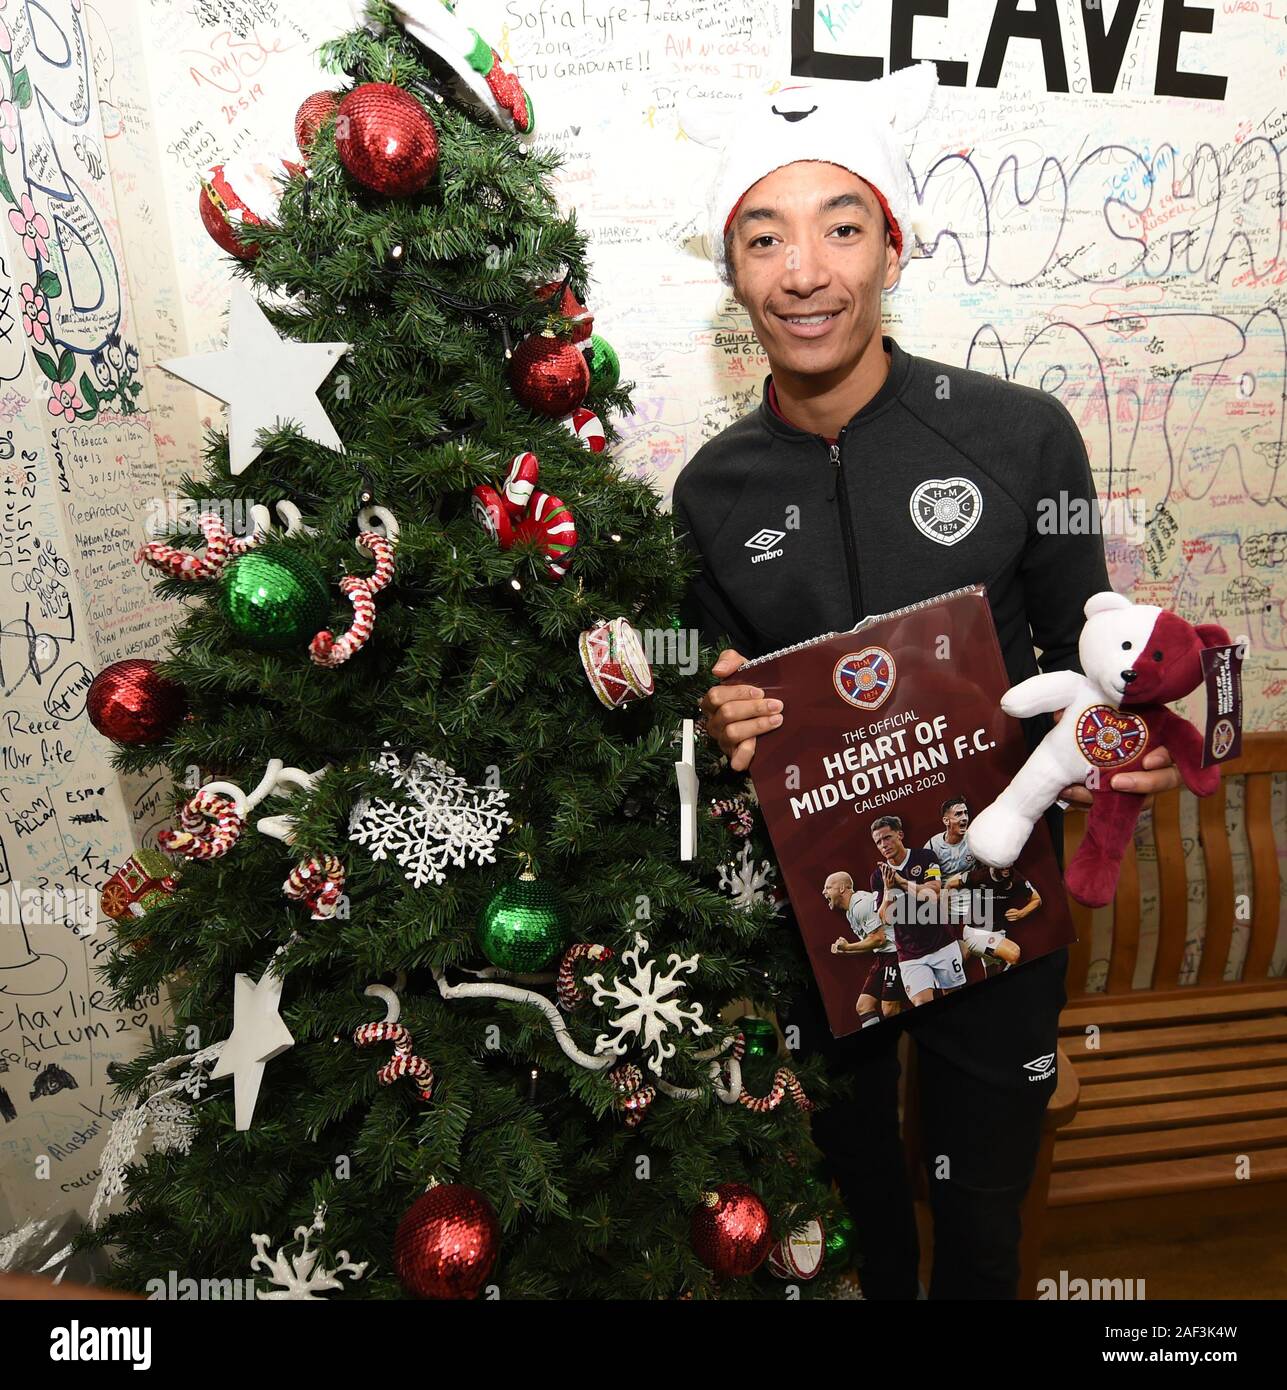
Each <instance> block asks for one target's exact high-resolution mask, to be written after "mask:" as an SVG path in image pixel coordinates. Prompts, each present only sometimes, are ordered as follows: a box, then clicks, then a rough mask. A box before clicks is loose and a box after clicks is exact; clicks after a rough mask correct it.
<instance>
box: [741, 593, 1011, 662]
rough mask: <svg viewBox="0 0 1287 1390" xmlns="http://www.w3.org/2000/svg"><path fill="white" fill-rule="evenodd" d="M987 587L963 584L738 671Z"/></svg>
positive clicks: (765, 657)
mask: <svg viewBox="0 0 1287 1390" xmlns="http://www.w3.org/2000/svg"><path fill="white" fill-rule="evenodd" d="M983 592H985V586H984V585H982V584H963V585H961V587H960V588H959V589H949V590H948V591H947V593H945V594H935V595H934V597H933V598H923V599H921V601H920V602H919V603H909V604H908V605H907V606H906V607H905V608H893V609H891V610H890V611H889V612H888V613H872V614H869V615H868V616H867V617H865V618H863V619H862V620H861V622H858V623H855V624H854V626H853V627H848V628H842V629H840V630H839V631H836V632H824V633H822V634H821V635H820V636H818V637H810V638H809V639H808V640H807V641H804V642H793V643H792V644H791V646H789V647H779V648H778V649H777V651H775V652H765V653H764V655H763V656H753V657H752V658H751V659H750V661H744V662H743V663H742V664H741V665H740V666H739V667H738V668H737V670H738V671H745V670H747V669H748V668H750V667H752V666H761V665H763V663H764V662H766V661H774V660H776V659H777V658H778V657H779V656H787V655H788V654H789V653H791V652H798V651H802V650H803V649H804V648H805V647H816V646H817V645H818V643H819V642H829V641H831V639H832V638H833V637H845V636H850V637H855V636H857V635H858V633H860V632H861V631H862V630H863V628H865V627H870V626H871V624H872V623H883V622H884V621H885V619H886V618H901V617H904V616H905V615H906V614H908V613H915V612H918V611H919V610H920V609H922V608H932V607H933V606H934V604H936V603H944V602H946V600H948V599H950V598H958V597H959V596H960V595H961V594H982V593H983Z"/></svg>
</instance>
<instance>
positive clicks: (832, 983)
mask: <svg viewBox="0 0 1287 1390" xmlns="http://www.w3.org/2000/svg"><path fill="white" fill-rule="evenodd" d="M747 682H749V683H751V684H753V685H756V686H759V687H760V688H762V689H763V691H764V693H765V695H766V696H767V697H769V698H777V699H780V700H782V702H783V722H782V725H781V727H780V728H779V729H777V730H775V731H774V732H773V733H772V734H769V735H766V736H764V737H761V738H760V739H759V740H758V742H757V744H756V750H755V757H754V759H753V760H752V762H751V769H750V771H751V779H752V782H753V784H754V786H755V793H756V796H757V798H758V799H759V803H760V807H761V810H762V811H763V814H764V819H765V824H766V826H767V829H768V832H769V836H770V838H771V839H772V841H773V848H774V851H775V853H776V856H777V860H778V864H779V866H780V867H781V870H782V875H783V879H784V881H785V885H786V890H787V895H788V897H789V898H790V900H791V905H792V907H793V908H794V910H795V916H796V920H797V922H798V923H799V925H800V930H801V932H802V933H803V934H804V941H805V946H806V947H807V949H808V953H809V959H810V962H811V964H812V966H813V972H814V975H815V976H816V978H817V981H818V986H819V989H820V990H821V993H822V998H823V1002H824V1003H825V1005H826V1010H827V1019H828V1023H829V1024H830V1027H831V1031H832V1033H833V1034H834V1035H835V1036H836V1037H843V1036H844V1035H846V1034H848V1033H852V1032H854V1031H856V1030H857V1029H859V1028H866V1027H872V1026H879V1025H880V1023H881V1022H882V1021H884V1020H885V1019H888V1018H891V1017H893V1016H894V1015H896V1014H898V1013H900V1012H902V1011H904V1010H907V1009H913V1008H922V1007H925V1006H930V1007H932V1006H933V1004H934V1002H935V1001H936V1000H938V999H940V998H942V997H944V996H945V995H946V994H948V993H951V992H953V991H955V990H958V989H969V988H970V986H971V985H972V984H977V983H978V982H979V981H981V980H984V979H986V978H987V977H988V976H990V975H996V974H999V973H1001V972H1002V971H1005V970H1014V969H1022V968H1023V965H1024V963H1025V962H1027V961H1031V960H1034V959H1036V958H1037V957H1038V956H1042V955H1045V954H1046V953H1047V952H1048V951H1053V950H1055V949H1056V948H1057V947H1059V946H1063V945H1066V944H1067V943H1068V942H1070V941H1072V940H1074V939H1075V931H1074V928H1073V923H1072V918H1071V916H1070V914H1069V911H1068V901H1067V898H1066V897H1065V894H1064V888H1063V878H1062V875H1061V873H1060V870H1059V865H1058V862H1057V861H1056V859H1055V853H1054V847H1053V845H1052V843H1051V838H1050V831H1049V828H1048V826H1047V825H1046V823H1045V821H1044V820H1041V821H1039V822H1038V823H1037V826H1036V829H1035V830H1034V831H1033V833H1032V837H1031V839H1030V840H1029V841H1028V844H1027V845H1026V846H1025V848H1024V851H1023V853H1022V854H1021V855H1020V856H1019V860H1018V862H1017V863H1016V864H1015V865H1014V866H1013V867H1012V868H1011V869H1008V870H1002V869H990V868H988V867H987V866H985V865H980V864H977V863H975V861H974V860H973V858H972V857H971V855H970V852H969V849H968V845H967V843H966V839H965V831H966V829H967V827H968V826H969V823H970V817H971V816H973V815H976V814H977V813H978V812H979V811H981V810H982V809H983V808H984V807H985V806H986V805H988V803H989V802H990V801H992V800H993V798H995V797H996V796H997V795H998V794H999V793H1000V792H1001V790H1002V789H1003V788H1004V787H1005V786H1006V784H1007V783H1008V782H1009V780H1010V779H1011V777H1013V776H1014V774H1015V773H1016V772H1017V771H1018V770H1019V768H1020V767H1021V766H1022V765H1023V763H1024V761H1025V759H1026V758H1027V754H1028V749H1027V744H1026V742H1025V740H1024V737H1023V731H1022V728H1021V726H1020V724H1019V721H1018V720H1017V719H1012V718H1011V717H1010V716H1009V715H1007V714H1005V713H1003V712H1002V710H1001V705H1000V700H1001V696H1002V695H1003V694H1004V693H1005V691H1006V690H1007V689H1008V687H1009V681H1008V679H1007V677H1006V672H1005V665H1004V663H1003V661H1002V658H1001V647H1000V644H999V643H998V641H997V635H996V628H995V626H994V624H993V621H992V613H991V610H990V608H989V606H988V601H987V597H986V592H985V589H984V587H983V586H982V585H973V586H971V587H968V588H964V589H956V590H953V591H952V592H951V593H949V594H943V595H941V596H940V597H938V598H934V599H927V600H926V601H925V602H923V603H918V604H914V605H912V606H911V607H909V608H903V609H899V610H897V611H896V612H893V613H885V614H882V615H880V616H878V617H872V618H866V619H864V620H863V621H862V622H860V623H859V624H857V626H855V627H854V628H853V629H852V630H851V631H848V632H839V633H828V634H826V635H824V636H821V637H817V638H814V639H813V640H812V641H809V642H804V643H800V644H799V645H797V646H794V647H787V648H784V649H783V650H781V651H777V652H770V653H769V654H768V655H766V656H762V657H758V658H756V659H755V660H753V661H748V662H746V663H744V664H743V665H742V666H741V667H740V668H739V669H738V670H737V671H736V672H735V673H734V674H733V675H731V676H729V677H727V678H726V681H725V683H726V684H745V683H747Z"/></svg>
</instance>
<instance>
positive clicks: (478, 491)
mask: <svg viewBox="0 0 1287 1390" xmlns="http://www.w3.org/2000/svg"><path fill="white" fill-rule="evenodd" d="M473 496H474V520H475V521H476V522H477V523H478V524H479V525H480V526H481V527H482V528H483V530H484V531H486V532H487V534H488V535H489V536H490V537H491V538H492V540H494V541H495V542H496V544H497V545H498V546H500V548H501V549H502V550H508V549H509V548H510V546H511V545H513V544H514V523H513V522H512V521H511V520H510V514H509V504H508V503H507V502H506V501H505V498H504V496H503V495H502V494H501V493H500V492H498V491H497V490H496V489H495V488H494V487H493V486H492V485H491V484H490V483H479V484H478V486H477V487H476V488H475V489H474V493H473Z"/></svg>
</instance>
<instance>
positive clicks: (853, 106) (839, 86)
mask: <svg viewBox="0 0 1287 1390" xmlns="http://www.w3.org/2000/svg"><path fill="white" fill-rule="evenodd" d="M937 87H938V69H937V68H936V67H935V65H934V64H933V63H914V64H912V66H911V67H906V68H900V69H899V70H898V71H897V72H893V73H890V74H889V75H888V76H887V77H881V78H878V79H876V80H875V81H872V82H836V81H828V82H813V83H789V84H788V85H783V86H780V87H778V88H777V89H776V90H775V91H773V92H772V93H770V94H768V95H765V94H763V93H760V92H757V93H755V94H754V95H749V96H745V97H742V98H741V99H740V100H738V101H737V102H735V103H732V104H729V103H724V104H721V105H720V106H717V107H706V108H701V107H690V108H686V109H683V110H681V113H680V124H681V126H682V128H683V130H684V133H685V134H686V135H688V136H689V137H690V138H692V139H694V140H696V141H698V143H700V144H703V145H711V146H714V147H715V148H717V149H718V150H719V154H720V159H719V167H718V169H717V171H716V174H715V178H714V181H713V183H712V186H711V194H710V199H709V202H708V204H707V212H708V216H709V221H708V227H709V236H710V245H711V258H712V259H713V260H714V262H715V269H716V271H717V272H718V274H719V277H720V279H721V280H722V281H723V282H724V283H725V284H726V285H731V284H732V283H733V277H732V274H731V273H730V271H729V268H728V265H727V264H726V263H725V259H724V236H725V233H726V231H727V230H728V226H729V223H730V222H731V221H732V217H733V214H734V213H735V212H736V211H737V208H738V205H739V204H740V203H741V201H742V199H743V198H744V197H745V196H746V193H747V191H748V190H749V189H750V188H751V187H752V186H753V185H755V184H757V183H758V182H759V181H760V180H761V179H762V178H764V177H765V176H766V175H767V174H771V173H772V172H773V171H774V170H775V169H780V168H782V167H783V165H785V164H794V163H796V162H797V161H799V160H813V159H816V160H820V161H822V162H824V163H827V164H839V165H840V166H841V168H843V169H848V170H849V171H850V172H851V173H854V174H857V175H858V177H859V178H861V179H864V180H865V181H866V182H867V183H868V184H870V185H871V188H872V190H873V191H874V192H875V194H876V196H877V198H878V199H879V200H880V205H881V207H882V208H883V209H884V212H885V217H886V220H887V221H888V222H889V228H890V232H891V234H892V237H893V241H894V245H895V247H896V248H897V250H898V263H899V265H902V266H905V265H906V264H907V262H908V261H909V260H910V259H911V255H912V251H913V242H914V238H913V236H912V235H911V230H912V210H913V208H914V206H915V202H914V194H913V190H912V180H911V175H910V173H909V171H908V168H907V152H906V139H907V136H908V135H909V134H910V133H911V132H912V131H913V130H914V129H915V128H916V126H917V125H919V124H920V122H921V121H922V120H923V119H924V117H925V116H926V114H927V113H928V112H929V109H930V107H931V105H932V104H933V100H934V92H935V90H936V89H937Z"/></svg>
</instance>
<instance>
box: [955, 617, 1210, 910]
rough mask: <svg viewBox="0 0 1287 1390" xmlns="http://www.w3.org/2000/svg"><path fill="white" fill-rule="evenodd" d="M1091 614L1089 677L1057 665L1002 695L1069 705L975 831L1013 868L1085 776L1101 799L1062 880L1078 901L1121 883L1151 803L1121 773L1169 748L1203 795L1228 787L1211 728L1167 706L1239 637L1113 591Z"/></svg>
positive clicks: (983, 851) (977, 849)
mask: <svg viewBox="0 0 1287 1390" xmlns="http://www.w3.org/2000/svg"><path fill="white" fill-rule="evenodd" d="M1084 611H1085V614H1086V624H1085V626H1084V627H1083V628H1082V632H1081V639H1080V641H1079V643H1078V647H1077V651H1078V655H1079V656H1080V658H1081V665H1082V670H1083V671H1084V672H1085V675H1082V674H1080V673H1079V672H1077V671H1049V672H1046V673H1044V674H1042V675H1039V676H1033V677H1031V678H1030V679H1029V680H1026V681H1021V682H1020V683H1019V684H1018V685H1016V686H1013V687H1012V688H1011V689H1010V690H1008V691H1007V692H1006V694H1005V695H1004V696H1003V697H1002V699H1001V708H1002V709H1003V710H1004V711H1005V712H1006V713H1007V714H1010V715H1013V716H1014V717H1015V718H1018V719H1023V718H1027V717H1028V716H1029V715H1034V714H1047V713H1052V712H1053V711H1055V710H1063V712H1064V713H1063V715H1062V717H1061V718H1060V719H1059V721H1058V722H1057V723H1056V724H1055V727H1054V728H1053V729H1051V731H1050V732H1049V733H1048V734H1047V735H1046V736H1045V738H1044V739H1042V741H1041V743H1040V744H1038V745H1037V747H1036V748H1035V749H1034V750H1033V752H1032V754H1031V756H1030V757H1029V758H1028V761H1027V762H1026V763H1025V764H1024V765H1023V767H1022V768H1021V769H1020V770H1019V772H1018V773H1017V774H1016V775H1015V777H1014V778H1013V780H1012V781H1011V782H1010V785H1009V786H1008V787H1006V789H1005V790H1004V791H1003V792H1002V793H1001V795H1000V796H998V797H997V799H996V800H995V801H994V802H992V804H991V805H990V806H988V807H986V808H985V809H984V810H983V811H981V812H980V813H979V814H978V815H977V816H976V817H975V818H974V820H973V821H972V822H971V824H970V827H969V829H968V830H967V831H966V839H967V841H968V843H969V846H970V850H971V852H972V853H973V854H974V856H975V858H976V859H978V860H981V861H982V862H983V863H985V864H992V865H995V866H996V867H998V868H1005V867H1007V866H1008V865H1010V864H1013V863H1014V861H1015V860H1016V859H1017V858H1018V857H1019V852H1020V850H1022V849H1023V847H1024V845H1025V844H1026V843H1027V841H1028V836H1029V835H1030V834H1031V833H1032V828H1033V826H1034V825H1036V823H1037V820H1038V819H1039V817H1041V816H1042V815H1043V814H1044V813H1045V811H1046V809H1047V808H1048V807H1049V806H1050V805H1051V804H1052V803H1053V802H1054V801H1055V800H1056V799H1057V798H1058V796H1059V792H1060V790H1061V789H1062V788H1063V787H1066V786H1072V785H1074V784H1077V783H1082V784H1085V785H1086V786H1088V787H1090V789H1091V791H1092V793H1093V795H1094V801H1093V803H1092V805H1091V807H1090V811H1089V820H1088V824H1087V827H1086V835H1085V838H1084V839H1083V840H1082V842H1081V846H1080V848H1079V849H1078V850H1077V853H1076V854H1075V855H1074V856H1073V858H1072V860H1071V861H1070V862H1069V864H1068V866H1067V868H1066V869H1065V871H1064V882H1065V884H1066V886H1067V888H1068V892H1069V893H1070V894H1071V895H1072V896H1073V897H1074V898H1076V899H1077V901H1078V902H1079V903H1083V904H1084V905H1085V906H1087V907H1102V906H1104V904H1105V903H1108V902H1111V901H1112V898H1113V894H1114V892H1115V891H1116V889H1117V875H1118V871H1119V869H1120V867H1121V862H1122V856H1123V855H1124V854H1125V853H1126V848H1127V846H1128V845H1129V844H1130V842H1131V838H1132V836H1133V835H1134V833H1135V822H1136V821H1137V820H1138V819H1139V814H1140V810H1141V809H1142V807H1143V805H1144V796H1143V794H1142V793H1140V792H1128V791H1115V790H1113V788H1112V787H1111V786H1110V785H1109V783H1110V782H1111V780H1112V778H1113V777H1114V776H1115V775H1116V774H1117V773H1119V772H1135V771H1139V770H1141V769H1142V765H1143V759H1144V755H1145V753H1147V752H1148V751H1149V750H1150V749H1154V748H1158V747H1165V748H1166V750H1167V752H1168V753H1169V754H1170V755H1171V760H1172V762H1173V763H1174V764H1175V766H1176V768H1177V769H1178V770H1179V773H1180V776H1181V777H1182V778H1183V779H1184V783H1185V785H1186V786H1187V787H1188V788H1189V790H1190V791H1192V792H1193V793H1194V794H1195V795H1197V796H1210V795H1211V793H1212V792H1214V791H1215V789H1216V788H1217V786H1219V783H1220V768H1219V766H1218V765H1213V766H1211V767H1203V766H1202V735H1201V734H1200V733H1199V732H1198V730H1197V729H1195V728H1194V727H1193V725H1192V724H1190V723H1189V721H1188V720H1187V719H1181V718H1180V717H1179V715H1176V714H1173V713H1172V712H1171V711H1170V710H1169V709H1167V708H1166V706H1167V703H1168V702H1169V701H1171V700H1178V699H1180V698H1181V697H1182V696H1184V695H1188V694H1189V693H1190V692H1191V691H1193V690H1196V689H1197V688H1198V686H1200V685H1201V684H1202V679H1203V676H1202V663H1201V653H1202V651H1203V650H1204V648H1207V647H1217V646H1226V645H1228V644H1229V634H1228V633H1227V632H1226V631H1225V630H1224V628H1222V627H1220V626H1219V625H1218V624H1216V623H1200V624H1199V625H1198V626H1197V627H1194V626H1193V625H1192V624H1190V623H1187V622H1185V620H1184V619H1183V618H1181V617H1179V616H1178V614H1175V613H1172V612H1170V611H1169V610H1167V609H1164V608H1156V607H1154V606H1153V605H1152V604H1147V603H1132V602H1131V600H1130V599H1128V598H1124V597H1123V596H1122V595H1121V594H1117V593H1113V592H1112V591H1111V590H1109V591H1107V592H1105V593H1099V594H1094V595H1092V596H1091V597H1090V598H1089V599H1088V600H1087V602H1086V607H1085V610H1084Z"/></svg>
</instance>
